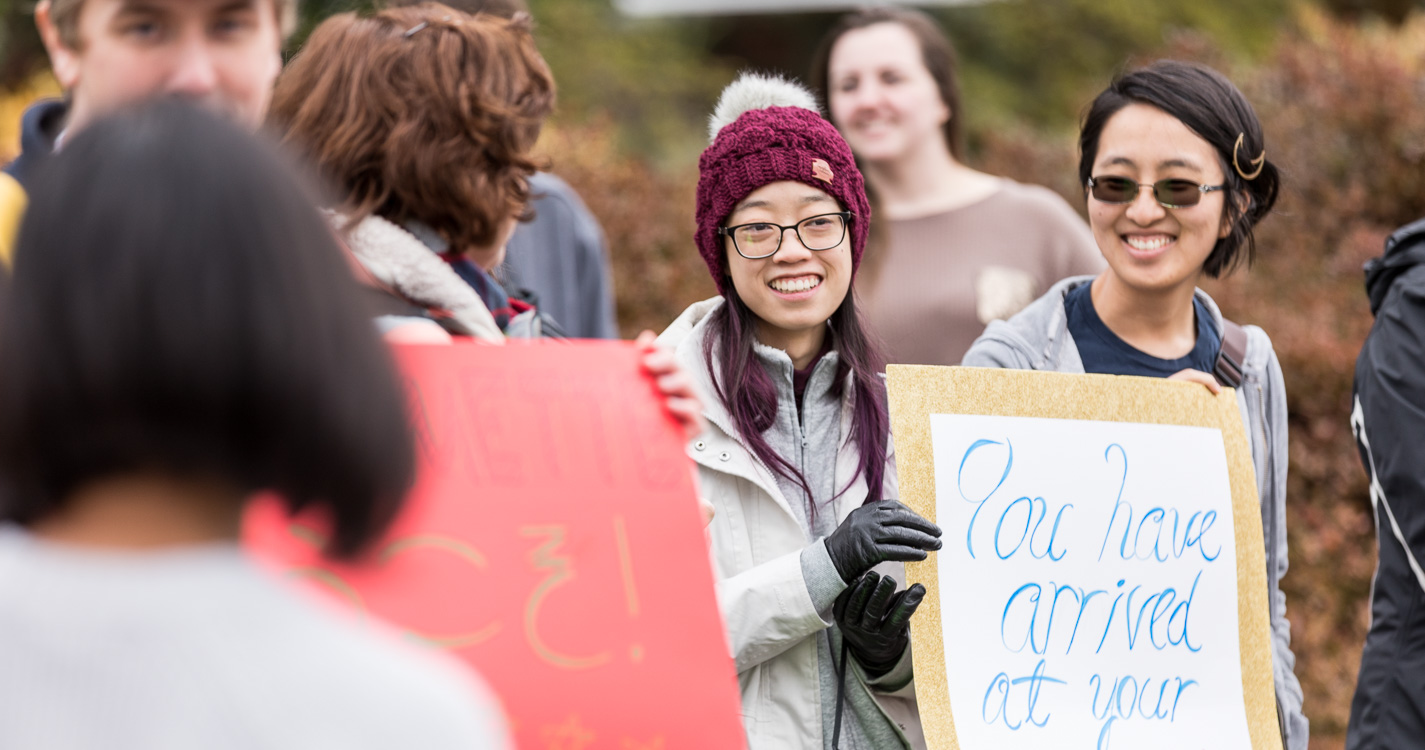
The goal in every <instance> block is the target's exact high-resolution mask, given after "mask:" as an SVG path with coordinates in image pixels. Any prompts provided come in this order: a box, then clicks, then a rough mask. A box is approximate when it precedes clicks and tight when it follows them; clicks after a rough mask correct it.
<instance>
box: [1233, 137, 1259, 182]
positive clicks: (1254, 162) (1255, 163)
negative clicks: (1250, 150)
mask: <svg viewBox="0 0 1425 750" xmlns="http://www.w3.org/2000/svg"><path fill="white" fill-rule="evenodd" d="M1246 139H1247V134H1246V133H1238V134H1237V144H1236V145H1234V146H1233V147H1232V166H1233V167H1235V168H1236V169H1237V174H1239V175H1242V179H1244V180H1255V179H1257V176H1258V175H1260V174H1261V173H1262V169H1263V168H1265V167H1266V166H1267V150H1266V149H1262V155H1261V156H1258V157H1257V158H1255V159H1253V160H1251V161H1249V162H1247V163H1248V164H1251V165H1252V166H1254V167H1256V168H1257V171H1255V172H1253V173H1251V174H1247V171H1246V170H1244V169H1242V165H1241V163H1239V162H1238V161H1237V151H1238V150H1239V149H1241V148H1242V143H1243V142H1245V141H1246Z"/></svg>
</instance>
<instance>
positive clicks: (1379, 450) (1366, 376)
mask: <svg viewBox="0 0 1425 750" xmlns="http://www.w3.org/2000/svg"><path fill="white" fill-rule="evenodd" d="M1395 287H1396V288H1395V289H1393V290H1392V291H1391V293H1390V296H1389V297H1387V299H1386V301H1385V303H1384V304H1383V305H1382V306H1381V309H1380V313H1379V315H1378V316H1377V318H1376V323H1375V327H1374V328H1372V329H1371V334H1370V337H1369V338H1368V339H1367V340H1366V344H1365V346H1364V347H1363V348H1362V349H1361V355H1360V357H1359V359H1358V360H1357V363H1356V398H1357V400H1358V401H1359V404H1360V408H1359V410H1358V412H1357V413H1356V414H1354V415H1353V419H1352V423H1353V426H1354V427H1355V428H1356V430H1357V439H1358V446H1359V448H1360V451H1361V459H1362V461H1363V462H1364V463H1365V468H1366V471H1367V472H1368V474H1369V475H1370V476H1371V488H1372V495H1373V502H1375V503H1377V504H1379V503H1381V502H1382V501H1384V502H1385V503H1386V504H1388V505H1389V516H1390V517H1393V518H1394V526H1395V527H1396V528H1398V529H1399V532H1400V536H1401V537H1403V538H1404V541H1405V543H1406V545H1407V547H1408V548H1409V549H1410V550H1411V552H1412V553H1413V554H1414V557H1415V558H1416V559H1417V560H1420V559H1421V558H1425V266H1421V267H1416V268H1415V269H1413V270H1412V271H1410V272H1409V273H1408V274H1406V275H1404V276H1402V277H1401V278H1400V279H1398V280H1397V281H1396V283H1395ZM1379 512H1380V513H1381V514H1382V515H1384V514H1386V508H1380V509H1379ZM1382 523H1383V524H1384V525H1386V526H1387V527H1388V526H1389V525H1390V524H1389V521H1388V519H1382ZM1382 530H1383V531H1385V530H1387V529H1382ZM1388 530H1389V531H1390V533H1391V535H1392V536H1394V535H1395V530H1394V528H1390V529H1388Z"/></svg>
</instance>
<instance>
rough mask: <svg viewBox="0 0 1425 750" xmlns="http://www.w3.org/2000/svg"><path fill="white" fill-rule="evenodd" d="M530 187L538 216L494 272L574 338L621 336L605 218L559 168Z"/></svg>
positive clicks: (460, 2) (492, 10)
mask: <svg viewBox="0 0 1425 750" xmlns="http://www.w3.org/2000/svg"><path fill="white" fill-rule="evenodd" d="M420 1H421V0H387V2H386V4H385V5H386V7H388V8H396V7H403V6H408V5H418V4H420ZM446 5H449V6H450V7H452V8H455V9H457V10H461V11H464V12H466V13H471V14H474V13H489V14H491V15H496V16H500V17H502V18H511V17H513V16H515V14H517V13H528V12H529V6H528V5H526V4H525V2H524V0H448V2H446ZM556 157H557V155H556ZM529 185H530V191H531V193H532V195H531V198H530V204H529V207H530V210H531V211H532V212H533V213H534V218H533V219H531V220H530V221H528V222H521V223H520V225H519V226H518V227H516V228H515V233H514V234H513V235H511V236H510V241H509V244H508V249H507V251H506V253H505V262H504V263H501V264H500V266H499V268H496V269H495V277H496V278H497V279H499V280H500V281H501V282H502V283H504V285H505V287H506V288H507V289H509V290H510V291H511V292H514V293H516V294H523V295H525V296H526V297H527V298H528V299H530V300H531V301H532V302H533V303H534V304H535V306H536V307H538V308H539V310H540V312H542V313H545V314H547V315H549V316H550V317H552V318H554V319H555V320H557V321H559V327H560V328H562V329H563V330H564V331H565V332H567V333H568V334H569V335H570V336H572V337H575V338H590V339H612V338H618V323H617V320H616V318H615V315H614V291H613V278H612V272H611V271H610V269H609V254H608V249H607V243H606V241H605V238H604V230H603V227H601V226H599V220H598V219H596V218H594V215H593V214H592V213H590V211H589V209H588V207H587V206H585V205H584V201H583V199H581V198H580V197H579V193H578V192H576V191H575V190H574V188H573V187H571V186H570V185H569V183H567V182H565V181H564V180H562V179H560V178H559V177H558V176H557V175H555V174H554V173H553V172H535V173H534V174H533V175H531V176H530V178H529Z"/></svg>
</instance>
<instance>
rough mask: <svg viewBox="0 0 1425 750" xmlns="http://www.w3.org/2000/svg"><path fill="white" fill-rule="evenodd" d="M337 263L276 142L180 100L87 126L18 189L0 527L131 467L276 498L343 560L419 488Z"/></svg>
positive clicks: (388, 386)
mask: <svg viewBox="0 0 1425 750" xmlns="http://www.w3.org/2000/svg"><path fill="white" fill-rule="evenodd" d="M358 295H359V292H358V289H357V284H356V281H355V279H354V278H353V276H352V273H351V268H350V266H349V265H348V264H347V261H346V260H345V258H344V257H343V254H342V250H341V249H340V247H339V245H338V244H337V242H336V239H335V237H334V236H333V234H332V231H331V230H330V229H329V228H328V226H327V224H326V223H325V221H323V219H322V217H321V215H320V214H319V213H318V212H317V210H316V209H315V208H314V203H313V200H312V197H311V193H310V191H309V190H307V189H305V188H304V187H303V186H302V185H301V184H300V182H299V180H298V178H297V177H296V176H295V175H294V174H293V173H292V171H291V170H290V169H289V168H288V167H287V166H286V165H285V164H284V159H283V158H282V157H281V156H279V155H278V153H277V152H276V149H274V148H272V147H269V146H268V145H266V144H263V143H261V142H259V141H257V140H256V139H255V137H253V136H250V135H248V134H246V133H244V132H243V131H241V130H240V129H239V128H238V127H237V126H235V125H232V124H229V123H227V122H225V121H222V120H221V119H219V118H217V117H215V116H213V115H210V114H207V113H205V112H201V111H199V110H197V109H194V108H192V107H190V106H187V105H183V104H180V103H177V102H171V101H166V102H156V103H151V104H147V105H144V106H141V107H139V108H137V109H133V110H130V111H127V112H122V113H120V114H117V115H114V116H112V117H110V118H107V119H104V120H101V121H99V122H97V123H95V124H94V125H92V126H91V127H87V128H85V129H84V131H83V132H80V133H77V134H75V137H74V138H73V139H72V140H71V141H70V142H68V143H66V144H65V147H64V150H63V151H61V152H60V153H59V154H58V155H56V156H55V157H53V158H52V159H51V160H49V161H47V162H46V164H45V165H44V169H42V170H40V172H39V174H38V176H37V178H36V179H35V180H34V182H33V185H32V191H31V193H30V205H29V209H28V212H27V213H26V216H25V220H24V224H23V226H22V227H21V230H20V234H19V237H18V240H17V243H16V251H15V266H14V274H13V282H12V284H11V288H10V290H9V293H8V295H7V296H8V299H5V300H4V301H3V303H0V304H3V307H0V361H3V362H4V363H5V366H4V367H3V368H0V477H3V481H4V483H5V490H6V492H5V496H4V498H3V501H2V502H3V505H0V516H3V517H5V518H8V519H10V520H13V521H17V522H20V523H31V522H34V521H37V520H40V519H43V518H45V517H47V516H50V515H51V514H53V513H55V512H57V511H58V510H60V509H61V508H62V507H63V505H64V503H65V502H66V501H67V499H68V498H69V497H70V496H71V495H72V493H73V492H75V491H77V490H79V489H81V488H82V487H83V486H84V485H85V484H87V483H90V482H93V481H97V480H102V479H105V478H108V477H114V476H120V475H123V474H127V473H136V472H143V473H158V474H162V475H168V476H175V477H182V478H189V477H192V478H201V479H215V480H218V481H219V482H222V483H224V484H225V485H226V486H230V487H232V488H233V489H235V490H237V491H238V492H240V493H242V495H243V496H247V495H249V494H251V493H254V492H257V491H262V490H270V491H273V492H275V493H277V494H278V495H280V496H281V497H283V498H284V500H285V501H286V503H287V504H288V505H289V507H291V508H292V509H293V510H294V511H296V510H301V509H304V508H307V507H310V506H316V507H318V508H321V509H322V510H324V511H325V512H326V514H327V516H328V518H329V520H330V522H331V524H332V541H331V544H330V545H329V549H328V551H329V552H331V553H332V554H335V555H338V556H352V555H355V554H356V553H357V552H359V551H360V550H361V549H362V548H363V547H364V546H365V545H367V544H368V543H369V542H371V541H373V540H374V538H375V537H377V536H378V535H379V534H380V533H381V532H382V531H383V530H384V529H385V527H386V526H387V524H388V523H389V522H390V520H391V518H392V517H393V516H394V515H395V513H396V511H397V510H398V509H399V507H400V503H401V499H402V497H403V496H404V494H405V492H406V491H407V489H409V486H410V484H411V482H412V479H413V475H414V461H415V458H414V447H413V437H412V433H411V427H410V423H409V422H408V420H407V415H406V410H405V398H404V396H403V393H402V390H401V386H400V382H399V381H398V379H397V375H396V371H395V368H394V365H393V362H392V360H391V357H390V354H389V352H388V351H387V350H386V348H385V347H384V346H383V345H382V343H381V342H380V340H379V338H378V337H377V334H376V331H375V328H374V327H373V325H372V324H371V321H370V318H369V317H368V315H367V313H366V311H365V310H364V309H363V306H362V304H361V302H360V299H361V298H360V297H359V296H358Z"/></svg>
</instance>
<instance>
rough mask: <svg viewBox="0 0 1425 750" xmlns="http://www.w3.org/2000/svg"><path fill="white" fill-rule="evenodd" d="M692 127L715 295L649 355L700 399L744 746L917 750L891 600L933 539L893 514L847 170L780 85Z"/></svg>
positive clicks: (831, 136)
mask: <svg viewBox="0 0 1425 750" xmlns="http://www.w3.org/2000/svg"><path fill="white" fill-rule="evenodd" d="M710 129H711V135H712V137H713V141H712V145H710V146H709V147H708V149H707V150H706V151H704V152H703V155H702V159H701V161H700V162H699V168H700V176H699V180H698V196H697V200H698V203H697V230H696V234H695V240H696V243H697V247H698V251H699V252H700V253H701V254H702V256H703V259H704V260H705V261H706V262H707V264H708V270H709V271H711V272H712V276H713V280H714V281H715V282H716V283H717V285H718V289H719V291H721V292H722V296H721V297H718V298H714V299H711V300H707V301H704V302H700V303H697V304H695V305H693V306H692V307H690V308H688V310H687V311H686V312H684V313H683V315H682V316H680V317H679V318H678V320H677V321H675V322H674V323H673V325H672V326H670V327H669V329H668V330H667V331H665V332H664V334H663V336H662V340H663V341H664V342H665V343H667V344H668V345H670V346H672V347H673V348H674V353H675V356H676V357H677V358H678V360H679V361H680V363H682V364H683V366H684V367H686V368H687V369H688V370H689V371H691V372H692V373H693V375H694V377H695V379H697V380H699V381H700V384H701V386H702V390H703V392H704V393H705V394H710V398H709V403H708V404H707V408H706V411H705V416H706V417H707V418H708V422H709V427H708V430H707V432H706V433H704V435H703V436H702V438H701V439H699V440H697V441H695V442H694V443H693V444H692V446H691V450H690V451H689V453H690V455H691V456H692V457H693V459H694V460H695V461H696V462H697V463H698V466H699V478H700V480H701V483H702V488H703V491H704V494H705V496H706V497H707V499H708V500H709V501H710V502H711V503H712V504H713V506H714V508H715V509H716V515H715V516H714V518H713V521H712V524H711V526H710V537H711V541H712V547H713V556H714V559H715V564H716V567H717V573H718V587H719V598H720V600H721V603H722V606H723V612H724V615H725V617H726V619H727V624H728V632H729V636H730V638H731V640H732V645H733V653H734V657H735V659H736V663H737V669H738V672H739V676H740V681H741V684H742V701H743V716H744V719H745V724H746V728H747V735H748V742H749V745H750V746H751V747H752V748H753V750H757V749H759V748H808V749H811V748H815V749H816V750H821V748H823V747H826V746H828V745H836V744H837V743H839V746H840V747H843V748H885V747H902V746H904V747H919V746H921V745H922V744H923V739H922V738H921V736H920V722H919V717H918V715H917V713H916V710H915V703H914V686H913V685H912V684H911V661H910V649H909V629H908V624H909V620H910V616H911V615H912V614H913V613H914V612H915V609H916V607H917V606H918V605H919V604H920V601H921V598H922V597H923V596H924V594H925V589H924V588H923V587H921V586H919V585H916V586H912V587H911V588H910V589H908V590H900V591H898V589H899V585H900V584H899V581H902V580H904V568H903V566H902V565H901V561H905V560H923V559H925V557H926V553H927V552H929V551H932V550H935V549H939V547H940V540H939V536H940V530H939V528H937V527H936V526H935V525H934V524H932V523H930V522H929V521H926V520H925V519H923V518H921V517H920V516H918V515H916V514H915V513H914V512H912V511H911V510H909V509H908V508H906V507H905V506H903V505H901V504H900V503H899V502H897V501H896V499H895V498H896V497H897V494H898V493H897V490H896V481H895V464H894V460H893V456H892V453H891V449H890V433H889V419H888V417H887V414H886V402H885V386H884V384H883V382H882V380H881V377H880V374H879V373H880V370H881V367H882V361H881V358H880V355H879V353H878V352H877V349H876V346H875V345H874V343H873V342H872V339H871V337H870V335H869V334H868V332H867V331H866V328H865V326H864V324H863V323H862V321H861V318H860V316H859V314H858V313H857V310H856V301H855V296H854V295H853V294H852V293H851V281H852V278H853V277H854V275H855V273H856V269H857V267H858V266H859V265H860V261H861V255H862V253H863V252H864V250H865V247H866V238H867V234H868V230H869V222H870V218H871V217H870V207H869V205H868V203H867V200H866V191H865V185H864V182H863V181H862V178H861V173H860V172H859V171H858V170H857V168H856V163H855V161H854V159H853V158H852V155H851V150H850V149H849V148H848V147H847V145H846V142H845V141H844V140H842V138H841V136H840V134H839V133H837V132H836V129H835V128H834V127H833V126H832V125H831V124H830V123H829V122H827V121H826V120H825V119H824V118H823V117H822V116H821V114H820V113H819V112H818V111H817V107H816V104H815V100H814V99H813V97H812V95H811V94H810V92H808V91H806V90H805V89H803V88H802V87H800V86H799V85H797V84H794V83H790V82H787V81H784V80H781V79H776V78H766V77H761V76H755V75H745V76H743V77H742V78H740V79H739V80H738V81H737V82H735V83H733V84H732V85H731V86H729V87H728V89H727V90H726V91H724V92H723V95H722V99H721V100H720V101H719V103H718V106H717V110H716V111H715V112H714V114H713V117H712V122H711V128H710ZM873 568H874V569H875V570H873Z"/></svg>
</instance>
